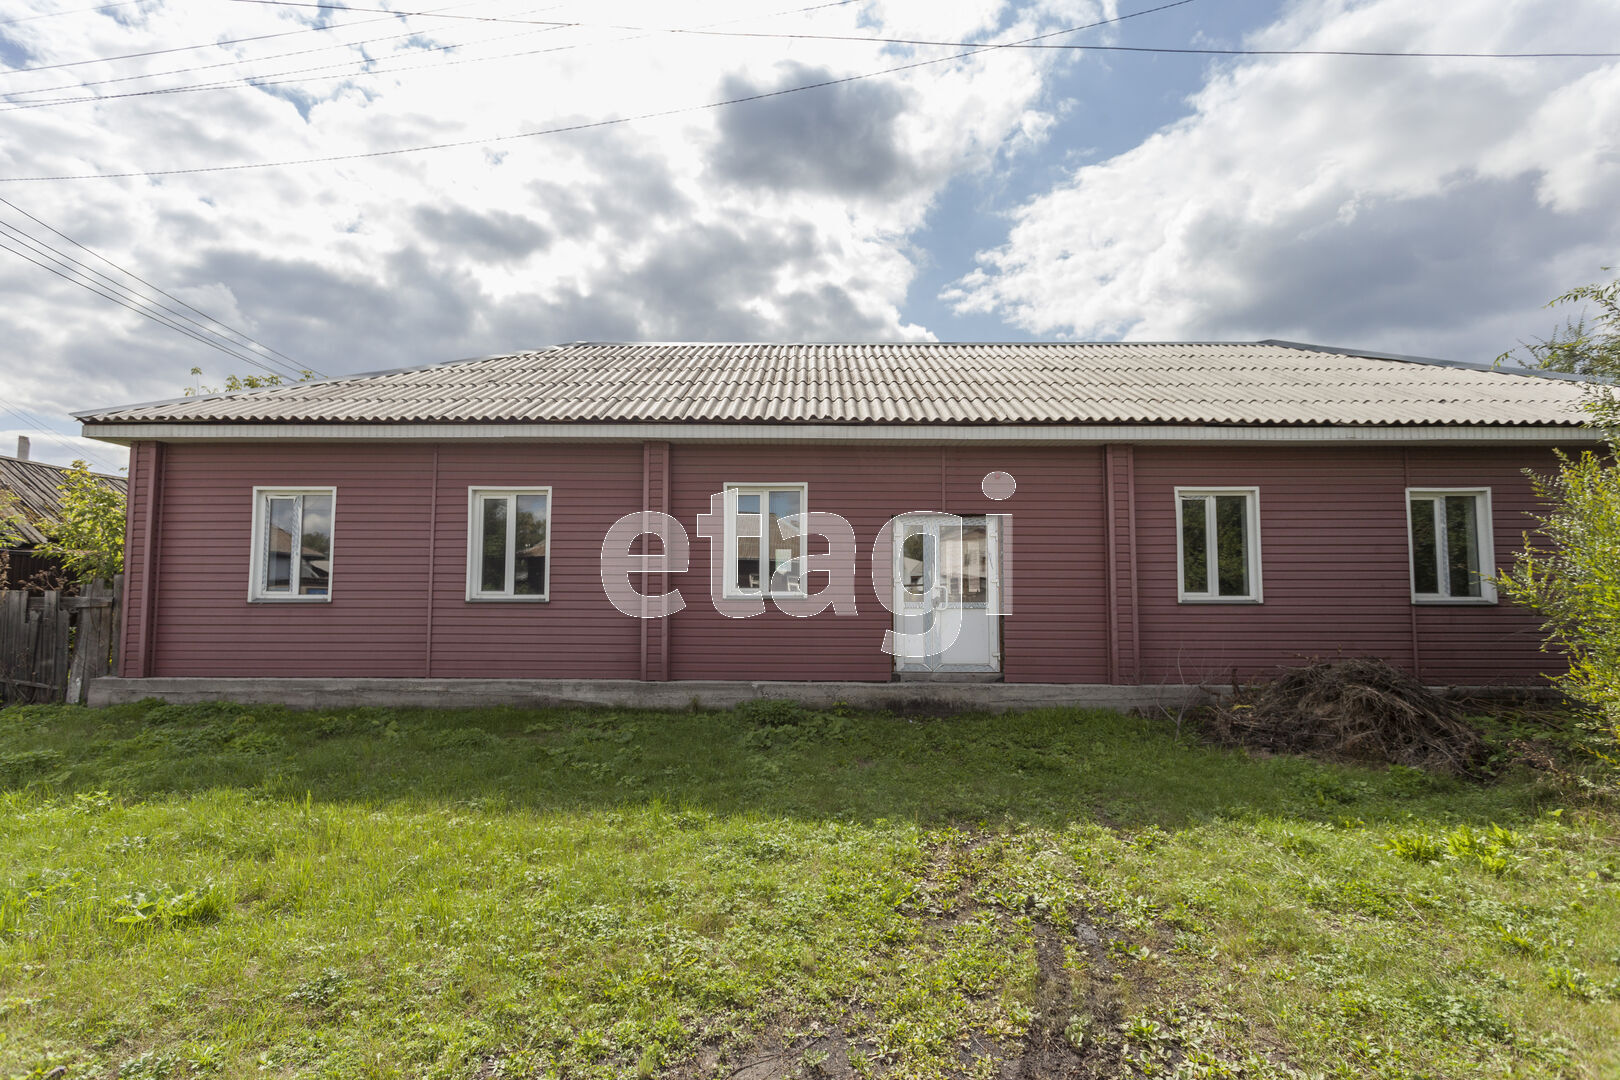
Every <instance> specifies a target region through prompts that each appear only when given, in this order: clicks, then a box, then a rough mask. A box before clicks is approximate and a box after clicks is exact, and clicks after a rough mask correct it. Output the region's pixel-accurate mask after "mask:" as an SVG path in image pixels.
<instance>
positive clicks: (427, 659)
mask: <svg viewBox="0 0 1620 1080" xmlns="http://www.w3.org/2000/svg"><path fill="white" fill-rule="evenodd" d="M467 527H468V528H469V529H470V528H472V522H470V521H469V522H468V523H467ZM438 537H439V444H438V443H434V444H433V485H432V487H431V488H430V489H429V493H428V545H427V632H426V634H424V635H423V636H424V638H425V642H424V647H423V656H422V677H423V678H424V679H431V678H433V571H434V568H435V566H436V565H437V563H438V560H437V559H436V558H434V552H433V548H434V544H435V543H436V542H437V540H438Z"/></svg>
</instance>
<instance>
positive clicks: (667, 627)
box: [658, 442, 674, 680]
mask: <svg viewBox="0 0 1620 1080" xmlns="http://www.w3.org/2000/svg"><path fill="white" fill-rule="evenodd" d="M663 447H664V475H663V486H662V488H661V490H662V491H663V498H662V500H661V501H662V504H663V505H662V506H660V507H659V509H661V510H662V511H663V512H664V513H666V514H668V513H670V512H671V511H670V506H671V505H672V504H673V502H674V500H673V498H672V497H671V496H670V493H669V455H670V452H671V451H672V450H673V449H674V444H672V443H667V442H666V443H664V444H663ZM658 592H659V593H660V594H661V595H663V594H667V593H668V592H669V571H668V570H663V571H661V572H660V573H659V575H658ZM673 618H674V616H672V615H671V616H666V617H664V618H662V619H659V620H658V656H659V674H660V677H661V678H663V679H665V680H668V679H670V678H671V677H672V676H671V675H670V672H669V636H670V634H671V633H673V632H674V626H673V625H672V624H671V620H672V619H673Z"/></svg>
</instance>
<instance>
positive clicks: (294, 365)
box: [0, 196, 321, 377]
mask: <svg viewBox="0 0 1620 1080" xmlns="http://www.w3.org/2000/svg"><path fill="white" fill-rule="evenodd" d="M0 204H4V205H6V206H9V207H11V209H13V210H15V211H16V212H17V213H19V214H21V215H22V216H23V217H25V218H27V219H28V220H29V221H32V222H34V223H35V224H36V225H39V226H40V227H42V228H44V229H47V230H49V231H50V232H52V233H54V234H55V235H57V236H60V237H61V238H62V239H63V240H66V241H67V242H68V243H70V244H72V245H73V246H74V247H76V248H78V249H79V250H80V251H83V252H85V253H86V254H88V255H91V256H93V257H94V258H96V259H99V260H100V261H101V262H103V263H106V264H107V265H108V266H110V267H112V268H113V269H114V270H116V271H118V272H119V273H120V274H123V275H125V276H126V277H129V278H132V279H134V280H135V281H138V282H140V283H141V284H142V285H145V286H146V287H147V288H148V289H151V290H152V291H153V292H155V293H157V294H158V295H160V296H163V297H165V298H167V299H169V300H172V301H174V302H175V303H176V304H179V305H180V306H181V307H183V308H185V309H186V311H190V312H192V313H193V314H195V315H198V316H200V317H201V318H203V319H206V320H207V321H208V322H209V323H212V324H214V326H218V327H220V328H222V329H223V330H225V331H227V332H228V333H230V334H231V335H234V336H235V337H237V338H240V339H241V342H244V343H246V344H245V345H242V344H240V343H239V342H236V341H231V340H230V338H227V337H224V335H222V334H220V333H219V332H218V331H217V330H214V329H213V327H210V326H208V325H205V324H204V323H200V322H198V321H197V320H196V319H193V318H191V317H190V316H189V315H186V314H185V313H184V312H182V311H177V310H176V309H174V308H171V307H168V306H167V305H164V304H157V305H156V306H157V307H160V308H162V309H163V310H164V311H167V312H169V313H170V314H171V315H176V316H179V317H180V318H182V319H184V320H185V321H186V322H189V323H191V324H192V325H193V326H196V327H198V328H199V329H202V330H204V331H206V332H208V333H210V334H213V335H215V336H217V337H220V338H221V339H222V340H224V341H225V342H226V343H227V344H229V345H232V346H239V347H243V348H246V347H249V346H251V347H254V348H257V349H260V350H262V351H263V352H265V353H267V354H269V357H270V358H272V362H279V363H280V364H281V366H282V367H284V368H286V369H287V370H288V371H290V372H291V373H293V374H294V375H296V376H299V377H301V376H302V375H303V373H304V372H305V371H306V370H313V369H308V368H305V367H304V366H303V365H301V364H299V362H298V361H296V360H294V359H293V358H292V357H290V356H288V355H287V354H286V353H284V352H281V351H280V350H279V349H272V348H271V347H270V346H268V345H266V344H265V343H264V342H262V341H259V340H257V339H255V338H254V337H252V336H251V335H249V334H247V333H244V332H243V331H241V330H238V329H236V328H235V327H233V326H231V325H229V324H228V323H226V322H224V321H223V320H221V319H216V318H215V317H214V316H212V315H210V314H208V313H207V312H206V311H203V310H201V309H199V308H197V307H194V306H193V305H191V304H188V303H186V302H185V301H184V300H182V299H180V298H179V297H178V296H175V295H174V294H173V293H171V292H169V291H168V290H166V289H163V288H161V287H159V286H157V285H154V284H152V283H151V282H150V281H147V280H146V279H145V278H143V277H141V276H140V275H139V274H137V273H135V272H134V271H133V270H130V269H127V268H126V267H123V266H120V265H118V264H117V263H115V262H113V261H112V260H111V259H109V258H107V257H106V256H105V255H103V254H101V253H100V252H98V251H96V250H94V249H92V248H89V247H86V246H85V245H84V244H81V243H79V241H77V240H75V239H73V237H71V236H69V235H68V234H67V233H65V232H63V231H62V230H60V229H58V228H56V227H55V226H53V225H51V224H49V223H47V222H44V221H41V220H40V219H39V218H37V217H35V216H34V215H33V214H30V213H29V212H28V211H27V210H24V209H23V208H22V207H20V206H18V205H17V204H16V203H14V202H12V201H11V200H9V199H6V198H4V197H3V196H0ZM0 228H3V229H7V230H8V231H11V232H17V230H16V229H15V228H13V227H11V226H9V225H6V224H5V223H4V222H0ZM18 235H19V236H25V235H26V234H23V233H18ZM30 239H35V240H36V241H37V238H32V237H30ZM39 242H41V243H43V242H42V241H39ZM46 246H47V247H49V245H46ZM50 251H51V252H52V253H53V254H54V255H56V256H58V257H60V258H65V259H68V260H69V261H70V262H73V263H74V264H76V265H78V266H81V267H84V269H86V270H89V271H90V272H91V273H92V274H95V275H96V276H97V277H100V278H103V279H105V280H106V281H108V282H110V283H112V284H113V285H115V286H116V287H118V288H120V289H123V291H124V292H126V293H127V294H129V295H131V296H135V295H136V294H135V293H134V292H133V290H129V289H124V288H123V286H121V285H118V283H117V282H115V281H113V279H112V278H110V277H108V276H107V275H106V274H103V273H101V272H100V271H98V270H94V269H91V268H90V267H89V266H88V265H86V264H85V263H83V262H80V261H79V260H78V259H74V258H72V257H71V256H68V255H65V254H64V253H63V252H60V251H57V250H56V249H55V248H50ZM136 298H137V299H139V300H141V301H142V302H149V301H146V300H145V298H141V297H136ZM275 357H279V358H280V361H275V360H273V358H275ZM314 374H317V375H320V374H321V373H320V372H318V371H316V372H314Z"/></svg>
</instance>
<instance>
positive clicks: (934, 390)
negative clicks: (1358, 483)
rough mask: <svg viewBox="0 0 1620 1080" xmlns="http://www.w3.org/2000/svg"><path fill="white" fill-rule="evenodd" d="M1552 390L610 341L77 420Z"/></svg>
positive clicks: (602, 416)
mask: <svg viewBox="0 0 1620 1080" xmlns="http://www.w3.org/2000/svg"><path fill="white" fill-rule="evenodd" d="M1581 400H1582V388H1581V387H1580V385H1578V384H1574V383H1570V382H1565V381H1558V380H1553V379H1541V378H1531V377H1525V376H1522V375H1513V374H1508V373H1505V372H1496V371H1490V370H1485V369H1477V368H1466V367H1459V366H1454V365H1446V364H1442V363H1440V362H1419V361H1415V360H1412V359H1410V358H1396V357H1390V356H1383V355H1378V354H1363V353H1353V352H1349V351H1345V350H1330V349H1325V348H1318V347H1314V346H1306V345H1293V344H1286V343H1277V342H1256V343H1242V344H1198V343H1189V344H1145V343H1136V342H1123V343H1050V344H1047V343H1031V344H1026V343H1015V344H979V343H974V344H931V343H918V344H903V343H902V344H865V345H862V344H851V345H768V344H700V343H687V344H612V343H585V342H581V343H575V344H570V345H559V346H555V347H553V348H548V349H542V350H538V351H534V352H523V353H514V354H512V355H509V356H496V357H489V358H486V359H481V360H464V361H458V362H455V363H449V364H440V365H435V366H432V367H424V368H410V369H402V370H399V371H385V372H376V373H373V374H368V375H356V376H351V377H347V378H340V379H330V380H326V381H323V382H316V383H300V384H294V385H290V386H280V387H273V388H269V389H263V390H245V391H238V392H235V393H231V394H216V395H210V396H206V397H190V398H180V399H176V400H174V401H168V402H155V403H151V404H146V405H133V406H126V407H122V408H110V409H104V410H96V411H93V412H88V413H81V414H80V415H79V419H81V420H83V421H84V422H85V423H88V424H94V423H140V422H147V421H150V422H167V423H188V422H195V423H255V422H264V423H300V422H302V423H346V422H352V423H433V422H437V423H461V422H465V423H474V422H482V423H490V422H553V423H555V422H575V421H577V422H602V423H614V422H618V423H623V422H638V421H643V422H663V423H671V422H674V423H679V422H710V423H713V422H737V423H744V422H753V423H758V422H785V423H885V424H934V423H955V424H964V423H966V424H973V423H1000V424H1008V423H1013V424H1056V423H1066V424H1077V423H1078V424H1085V423H1108V424H1119V423H1147V424H1380V425H1384V424H1490V425H1500V424H1512V425H1527V424H1534V425H1545V424H1578V423H1580V422H1581V419H1582V416H1583V414H1582V413H1581V411H1580V407H1579V406H1580V403H1581Z"/></svg>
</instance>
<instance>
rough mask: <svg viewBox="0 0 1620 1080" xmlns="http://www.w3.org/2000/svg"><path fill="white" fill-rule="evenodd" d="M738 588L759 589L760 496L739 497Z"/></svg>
mask: <svg viewBox="0 0 1620 1080" xmlns="http://www.w3.org/2000/svg"><path fill="white" fill-rule="evenodd" d="M737 588H739V589H747V590H749V591H750V592H753V591H757V590H758V589H759V496H758V495H738V496H737Z"/></svg>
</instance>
